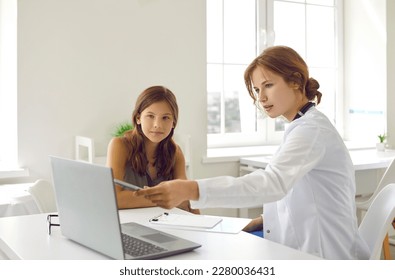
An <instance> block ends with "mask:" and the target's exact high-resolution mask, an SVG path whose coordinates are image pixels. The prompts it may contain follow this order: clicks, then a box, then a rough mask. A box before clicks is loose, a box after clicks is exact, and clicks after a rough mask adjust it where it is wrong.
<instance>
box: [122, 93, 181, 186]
mask: <svg viewBox="0 0 395 280" xmlns="http://www.w3.org/2000/svg"><path fill="white" fill-rule="evenodd" d="M162 101H165V102H167V104H169V106H170V108H171V111H172V114H173V127H174V128H175V127H176V125H177V120H178V105H177V100H176V97H175V95H174V94H173V93H172V92H171V91H170V90H169V89H167V88H166V87H163V86H153V87H149V88H147V89H146V90H144V91H143V92H142V93H141V94H140V95H139V97H138V98H137V101H136V105H135V107H134V111H133V115H132V123H133V129H132V130H129V131H127V132H126V133H125V134H124V136H123V142H124V144H125V145H126V147H127V148H128V150H129V156H128V161H129V162H130V163H131V166H132V169H133V170H134V171H135V172H137V173H138V174H139V175H140V176H143V175H145V174H146V170H147V164H148V159H147V157H146V153H145V146H144V141H145V139H146V137H145V136H144V134H143V131H142V129H141V126H140V125H138V124H137V118H138V117H139V116H140V115H141V112H143V111H144V110H145V109H146V108H147V107H149V106H151V105H152V104H153V103H157V102H162ZM174 128H173V129H172V130H171V132H170V134H169V135H168V136H167V137H166V138H165V139H164V140H162V141H161V142H160V143H159V144H158V147H157V149H156V154H155V167H156V170H157V172H158V177H159V176H161V177H164V179H165V180H170V179H173V173H174V165H175V161H176V160H175V156H176V149H177V147H176V144H175V142H174V141H173V134H174Z"/></svg>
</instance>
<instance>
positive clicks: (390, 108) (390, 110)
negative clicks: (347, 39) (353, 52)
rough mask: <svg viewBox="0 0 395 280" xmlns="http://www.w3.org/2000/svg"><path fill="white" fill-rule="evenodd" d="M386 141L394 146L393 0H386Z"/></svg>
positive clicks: (394, 6) (394, 64) (394, 69)
mask: <svg viewBox="0 0 395 280" xmlns="http://www.w3.org/2000/svg"><path fill="white" fill-rule="evenodd" d="M386 18H387V132H388V139H387V142H388V144H389V145H391V147H392V148H395V52H394V50H395V28H394V26H395V1H393V0H387V16H386Z"/></svg>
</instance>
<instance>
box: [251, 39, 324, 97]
mask: <svg viewBox="0 0 395 280" xmlns="http://www.w3.org/2000/svg"><path fill="white" fill-rule="evenodd" d="M258 67H263V68H265V69H266V70H269V71H271V72H273V73H275V74H277V75H280V76H281V77H282V78H283V79H284V81H285V82H286V83H287V84H290V83H294V84H296V85H298V87H299V90H300V91H301V92H302V93H303V94H305V95H306V97H307V99H308V100H310V101H316V102H317V104H319V103H320V102H321V96H322V93H321V92H319V91H318V88H319V87H320V84H319V83H318V82H317V81H316V80H315V79H314V78H310V77H309V69H308V67H307V64H306V62H305V61H304V60H303V58H302V57H301V56H300V55H299V54H298V53H297V52H296V51H294V50H293V49H291V48H290V47H286V46H274V47H269V48H267V49H265V50H264V51H263V52H262V53H261V54H260V55H259V56H258V57H256V58H255V59H254V60H253V61H252V62H251V63H250V65H249V66H248V67H247V69H246V70H245V72H244V82H245V84H246V87H247V90H248V93H249V94H250V96H251V98H252V99H253V100H254V102H256V101H257V100H256V99H257V97H256V94H255V91H254V89H253V86H252V80H251V76H252V72H253V71H254V70H255V69H256V68H258Z"/></svg>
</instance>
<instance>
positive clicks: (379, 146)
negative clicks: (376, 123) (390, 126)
mask: <svg viewBox="0 0 395 280" xmlns="http://www.w3.org/2000/svg"><path fill="white" fill-rule="evenodd" d="M377 137H378V138H379V143H377V144H376V148H377V151H384V150H385V139H386V138H387V136H386V135H385V133H383V134H379V135H377Z"/></svg>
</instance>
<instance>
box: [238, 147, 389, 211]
mask: <svg viewBox="0 0 395 280" xmlns="http://www.w3.org/2000/svg"><path fill="white" fill-rule="evenodd" d="M350 156H351V159H352V161H353V164H354V168H355V180H356V187H357V189H356V195H366V194H370V193H373V191H374V190H375V188H376V186H377V184H378V181H379V180H380V178H381V176H382V174H383V172H384V171H385V168H387V167H388V166H389V164H390V162H391V160H392V159H393V158H394V157H395V150H387V151H385V152H378V151H377V150H376V149H365V150H351V151H350ZM270 159H271V155H266V156H253V157H242V158H240V169H239V173H240V174H239V175H240V176H243V175H245V174H247V173H250V172H253V171H254V170H256V169H264V168H266V166H267V164H268V163H269V161H270ZM251 211H252V212H254V213H251V214H250V213H249V212H251ZM258 213H262V207H257V208H256V209H255V210H254V209H252V208H245V209H244V208H243V209H239V217H256V216H257V214H258Z"/></svg>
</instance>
